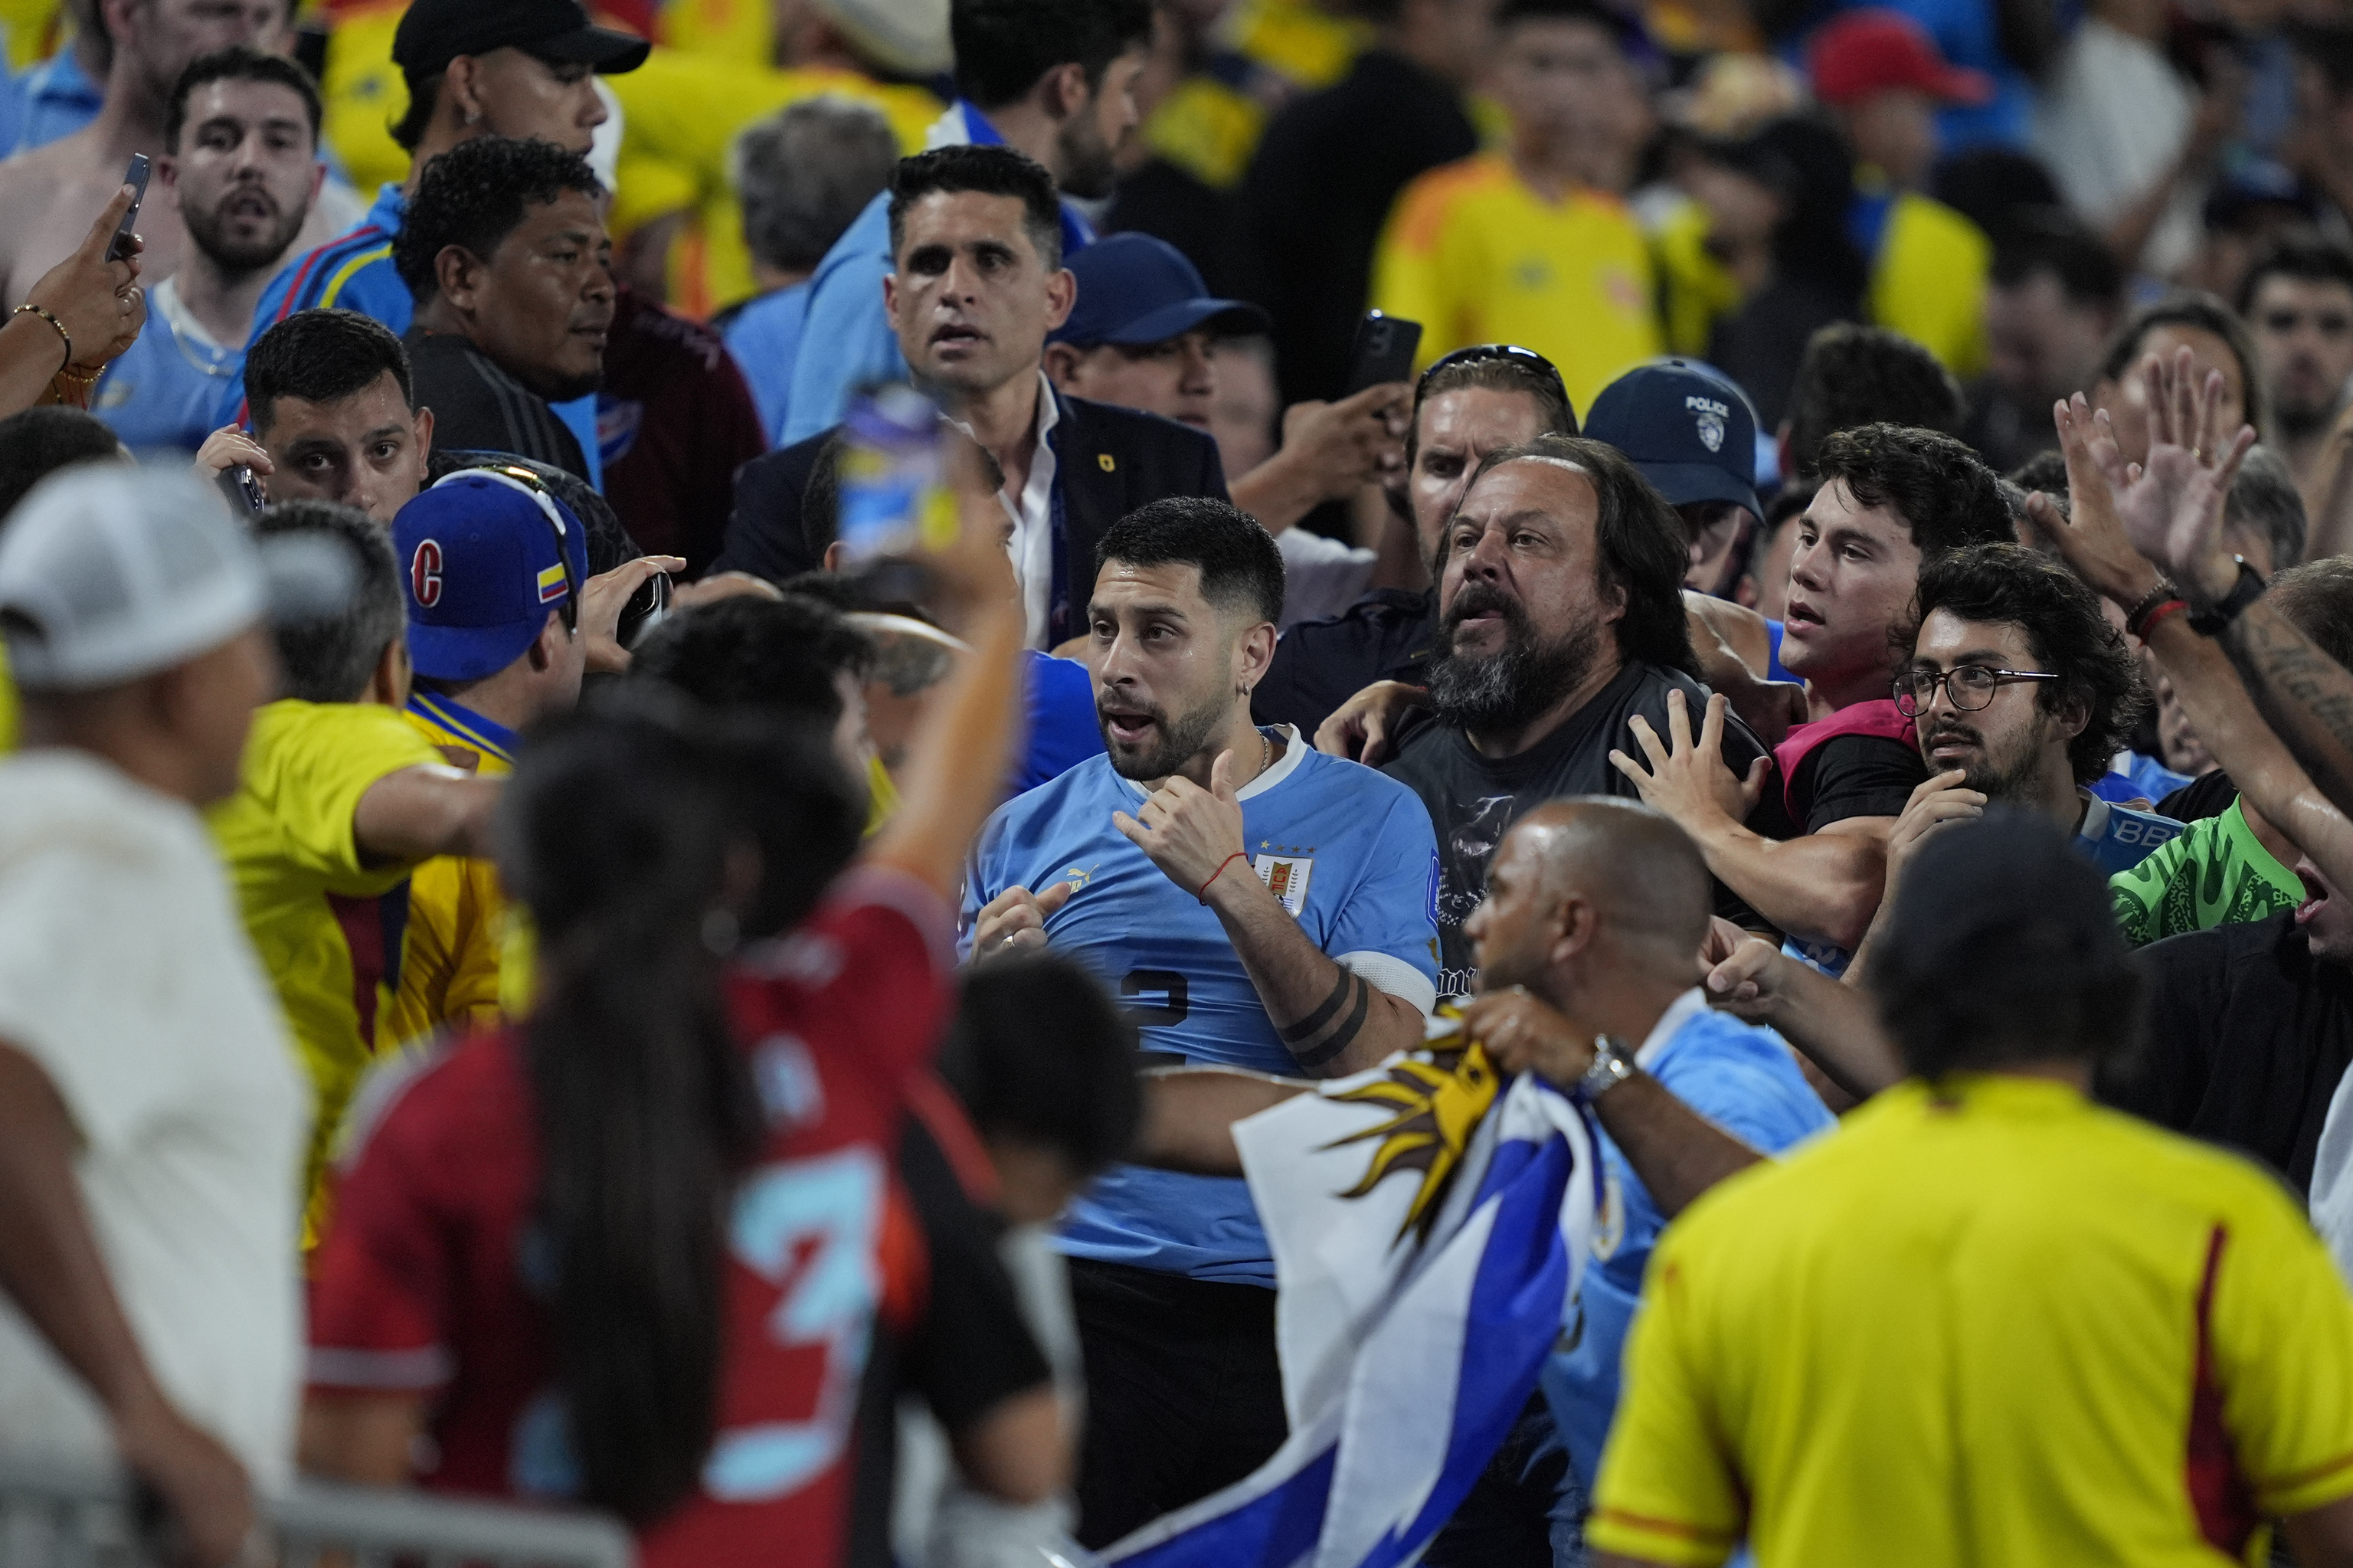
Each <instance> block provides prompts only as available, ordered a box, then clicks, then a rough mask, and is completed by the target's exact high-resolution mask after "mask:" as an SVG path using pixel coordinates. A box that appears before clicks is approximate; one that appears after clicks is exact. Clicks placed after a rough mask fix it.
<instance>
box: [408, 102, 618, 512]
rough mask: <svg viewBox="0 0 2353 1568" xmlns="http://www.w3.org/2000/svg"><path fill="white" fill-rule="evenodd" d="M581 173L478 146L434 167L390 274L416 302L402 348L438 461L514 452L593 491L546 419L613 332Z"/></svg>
mask: <svg viewBox="0 0 2353 1568" xmlns="http://www.w3.org/2000/svg"><path fill="white" fill-rule="evenodd" d="M601 195H602V189H601V187H600V186H599V185H597V183H596V175H594V174H593V173H591V172H590V171H589V168H588V163H587V160H586V159H585V158H583V157H581V156H580V154H577V153H568V152H566V151H565V150H564V149H563V148H561V147H558V146H556V145H554V143H548V142H540V141H522V140H516V139H514V138H511V137H505V136H483V137H479V138H477V139H475V140H474V141H471V142H468V143H464V144H462V145H460V146H458V147H454V148H452V149H451V150H450V151H448V153H445V154H442V155H441V156H440V157H438V158H437V159H435V160H434V162H433V164H432V165H431V166H430V167H428V168H427V170H426V171H425V177H424V178H423V179H422V180H421V181H419V182H418V184H417V195H416V196H415V197H414V198H413V199H412V200H411V201H410V203H409V207H408V219H407V221H406V223H405V224H403V225H402V226H401V230H400V234H399V236H398V238H396V239H395V240H394V241H393V261H394V263H395V264H396V266H398V268H399V269H400V277H401V281H403V282H405V283H406V284H407V285H408V291H409V293H410V294H411V295H413V296H414V297H415V299H416V302H417V315H416V319H415V321H414V322H413V323H411V325H410V326H409V329H408V332H407V334H406V337H405V338H404V339H403V341H404V342H405V343H406V344H407V345H408V355H409V363H410V366H411V368H412V370H413V372H414V374H415V376H416V383H417V401H418V402H419V403H421V404H423V405H424V406H425V407H427V408H431V409H432V410H433V415H434V420H435V425H436V428H437V429H438V440H439V441H440V443H441V445H442V446H444V447H446V448H459V449H462V448H476V449H480V450H489V451H504V452H515V453H518V454H520V455H522V456H523V457H529V458H536V459H537V460H539V461H541V462H544V463H549V464H552V465H554V466H555V467H558V468H563V469H567V470H569V471H572V472H574V473H576V474H578V475H580V476H581V477H582V478H584V479H588V478H593V475H592V474H591V472H590V470H589V467H588V463H587V459H586V455H585V454H584V453H583V452H582V450H581V447H580V442H579V441H578V440H577V439H575V437H574V435H573V433H572V431H571V430H570V429H567V428H566V427H565V423H564V421H563V420H561V419H560V418H557V417H556V415H555V413H554V410H553V409H552V408H550V407H549V405H550V404H554V403H564V402H569V401H570V400H572V399H573V398H575V397H584V396H586V395H587V394H589V393H592V392H594V391H596V386H597V383H598V382H599V381H600V380H601V379H602V378H603V376H604V372H605V337H606V334H607V332H608V331H610V330H611V327H612V324H613V279H612V274H611V273H610V272H609V271H607V270H606V261H607V258H608V256H609V255H610V253H611V250H612V242H611V240H610V239H609V238H607V235H606V233H605V224H604V219H603V218H602V217H601V216H600V215H599V213H598V210H597V203H598V198H599V196H601Z"/></svg>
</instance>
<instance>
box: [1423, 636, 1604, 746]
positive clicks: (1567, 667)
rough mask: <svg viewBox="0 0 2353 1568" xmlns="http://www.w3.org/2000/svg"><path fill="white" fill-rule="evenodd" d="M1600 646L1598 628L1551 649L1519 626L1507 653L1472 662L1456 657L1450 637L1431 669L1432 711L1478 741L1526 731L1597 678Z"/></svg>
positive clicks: (1506, 646) (1507, 644)
mask: <svg viewBox="0 0 2353 1568" xmlns="http://www.w3.org/2000/svg"><path fill="white" fill-rule="evenodd" d="M1600 646H1601V633H1600V630H1599V628H1597V627H1591V626H1587V627H1581V628H1579V629H1578V630H1576V631H1573V632H1571V633H1569V634H1568V635H1567V637H1564V638H1562V639H1561V640H1560V641H1557V642H1555V643H1552V644H1550V645H1549V646H1546V645H1543V644H1539V643H1538V642H1537V641H1535V638H1534V636H1533V635H1531V634H1530V633H1529V632H1528V631H1527V630H1525V626H1524V624H1522V623H1519V622H1516V621H1514V623H1512V624H1511V625H1510V627H1509V630H1508V631H1507V633H1506V637H1505V641H1504V650H1503V652H1500V653H1494V654H1490V655H1489V656H1487V657H1486V658H1483V659H1472V658H1466V657H1463V656H1462V655H1461V654H1458V653H1456V652H1454V651H1453V646H1452V633H1451V632H1449V633H1448V636H1447V641H1446V643H1445V645H1444V647H1443V651H1442V652H1441V653H1440V657H1439V659H1438V662H1436V663H1435V664H1433V665H1432V666H1431V667H1430V706H1431V707H1432V708H1433V709H1435V710H1436V711H1437V714H1438V716H1439V717H1440V719H1442V720H1444V721H1445V722H1446V723H1447V724H1448V725H1450V726H1461V728H1463V729H1466V730H1468V731H1470V732H1471V733H1472V734H1473V735H1479V734H1492V733H1493V732H1496V731H1504V730H1516V729H1524V728H1525V727H1526V726H1528V725H1530V724H1532V723H1534V722H1535V720H1536V718H1537V717H1538V716H1540V715H1542V714H1543V713H1544V711H1545V710H1546V708H1549V707H1551V706H1552V705H1554V704H1555V703H1556V702H1558V701H1560V699H1561V698H1562V697H1564V696H1566V695H1567V694H1569V693H1570V692H1572V691H1574V690H1576V689H1577V686H1578V685H1579V684H1581V683H1583V682H1584V680H1585V678H1586V677H1587V676H1588V675H1590V674H1591V673H1593V666H1594V663H1595V662H1596V658H1597V655H1598V654H1599V650H1600Z"/></svg>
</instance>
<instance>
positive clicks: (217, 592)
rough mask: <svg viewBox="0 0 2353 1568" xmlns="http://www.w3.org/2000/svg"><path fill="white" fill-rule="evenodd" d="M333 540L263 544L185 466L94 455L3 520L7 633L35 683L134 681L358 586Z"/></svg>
mask: <svg viewBox="0 0 2353 1568" xmlns="http://www.w3.org/2000/svg"><path fill="white" fill-rule="evenodd" d="M354 577H355V574H354V572H353V568H352V565H351V563H350V561H348V560H347V559H345V558H344V556H343V550H342V548H341V547H340V546H337V545H336V544H335V542H334V541H332V540H331V539H327V538H322V537H304V536H293V537H287V538H273V539H269V540H265V541H263V542H261V544H259V546H257V544H256V543H255V541H253V540H252V539H250V538H248V536H247V535H246V532H245V530H244V529H242V528H240V527H239V526H238V525H237V524H236V523H235V522H233V521H232V520H231V519H230V517H229V514H228V508H227V502H226V501H225V499H224V498H223V497H222V495H221V493H220V492H219V491H217V490H216V489H215V488H214V487H212V486H211V485H208V484H206V483H205V482H202V481H201V480H198V479H197V478H196V477H195V475H193V474H191V473H190V472H189V471H187V470H185V469H176V468H175V469H165V468H138V467H133V466H132V465H129V464H125V463H111V462H108V463H86V464H82V465H79V466H77V467H74V468H70V469H68V470H66V471H63V472H61V473H56V474H52V475H51V476H49V477H48V478H47V479H45V480H43V481H42V482H40V483H39V484H37V485H36V486H34V488H33V491H32V493H30V494H29V495H27V496H26V498H25V500H24V501H23V503H21V504H19V505H18V506H17V508H16V511H15V512H13V513H11V514H9V516H8V519H7V521H6V523H5V532H0V637H5V639H6V641H7V646H8V667H9V673H10V674H11V675H12V676H13V677H14V678H15V680H16V684H17V685H18V686H19V687H21V688H23V689H24V690H26V691H28V692H36V691H83V690H89V689H91V688H94V687H99V686H109V685H113V684H116V683H120V682H123V681H134V680H137V679H139V678H140V677H141V676H142V675H152V674H153V673H155V672H157V671H159V670H168V669H170V668H171V667H172V666H173V665H174V664H178V663H182V662H185V661H186V660H189V659H192V658H195V656H196V655H197V654H200V653H206V652H210V651H211V650H213V649H215V648H217V647H219V646H220V645H221V644H222V643H224V642H227V641H229V639H231V638H233V637H235V636H237V634H238V633H239V632H241V631H243V630H246V629H247V628H248V627H249V626H252V625H253V624H254V623H255V622H256V621H258V620H261V619H262V618H263V617H264V616H271V617H274V618H277V619H280V620H286V619H292V620H315V619H321V618H323V617H325V616H328V615H332V614H333V613H335V612H336V611H337V610H339V609H342V608H343V606H345V605H347V604H348V603H349V601H350V599H351V593H352V589H353V579H354Z"/></svg>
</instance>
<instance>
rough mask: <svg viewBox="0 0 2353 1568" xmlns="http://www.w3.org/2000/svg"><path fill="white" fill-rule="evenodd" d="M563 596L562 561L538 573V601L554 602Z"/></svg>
mask: <svg viewBox="0 0 2353 1568" xmlns="http://www.w3.org/2000/svg"><path fill="white" fill-rule="evenodd" d="M563 597H564V566H563V563H562V562H558V563H556V564H555V565H554V566H552V567H548V568H547V569H546V570H545V571H543V572H542V573H540V574H539V602H540V603H542V604H554V602H555V601H556V600H557V599H562V598H563Z"/></svg>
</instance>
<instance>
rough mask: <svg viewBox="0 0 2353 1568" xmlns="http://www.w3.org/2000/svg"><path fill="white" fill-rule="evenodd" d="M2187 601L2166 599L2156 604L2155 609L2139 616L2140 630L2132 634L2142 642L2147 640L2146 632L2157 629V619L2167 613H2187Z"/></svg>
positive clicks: (2162, 618) (2162, 617) (2164, 616)
mask: <svg viewBox="0 0 2353 1568" xmlns="http://www.w3.org/2000/svg"><path fill="white" fill-rule="evenodd" d="M2187 613H2189V600H2188V599H2167V600H2166V601H2165V602H2164V603H2163V604H2160V605H2158V607H2157V608H2156V609H2152V610H2150V611H2149V612H2148V613H2147V615H2144V616H2142V617H2141V618H2140V630H2138V631H2136V632H2134V633H2133V635H2134V636H2136V637H2137V638H2139V639H2140V640H2141V641H2143V642H2146V641H2148V634H2149V633H2150V632H2152V631H2154V630H2157V627H2158V622H2159V621H2161V620H2164V619H2165V618H2166V617H2167V616H2169V615H2185V614H2187Z"/></svg>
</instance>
